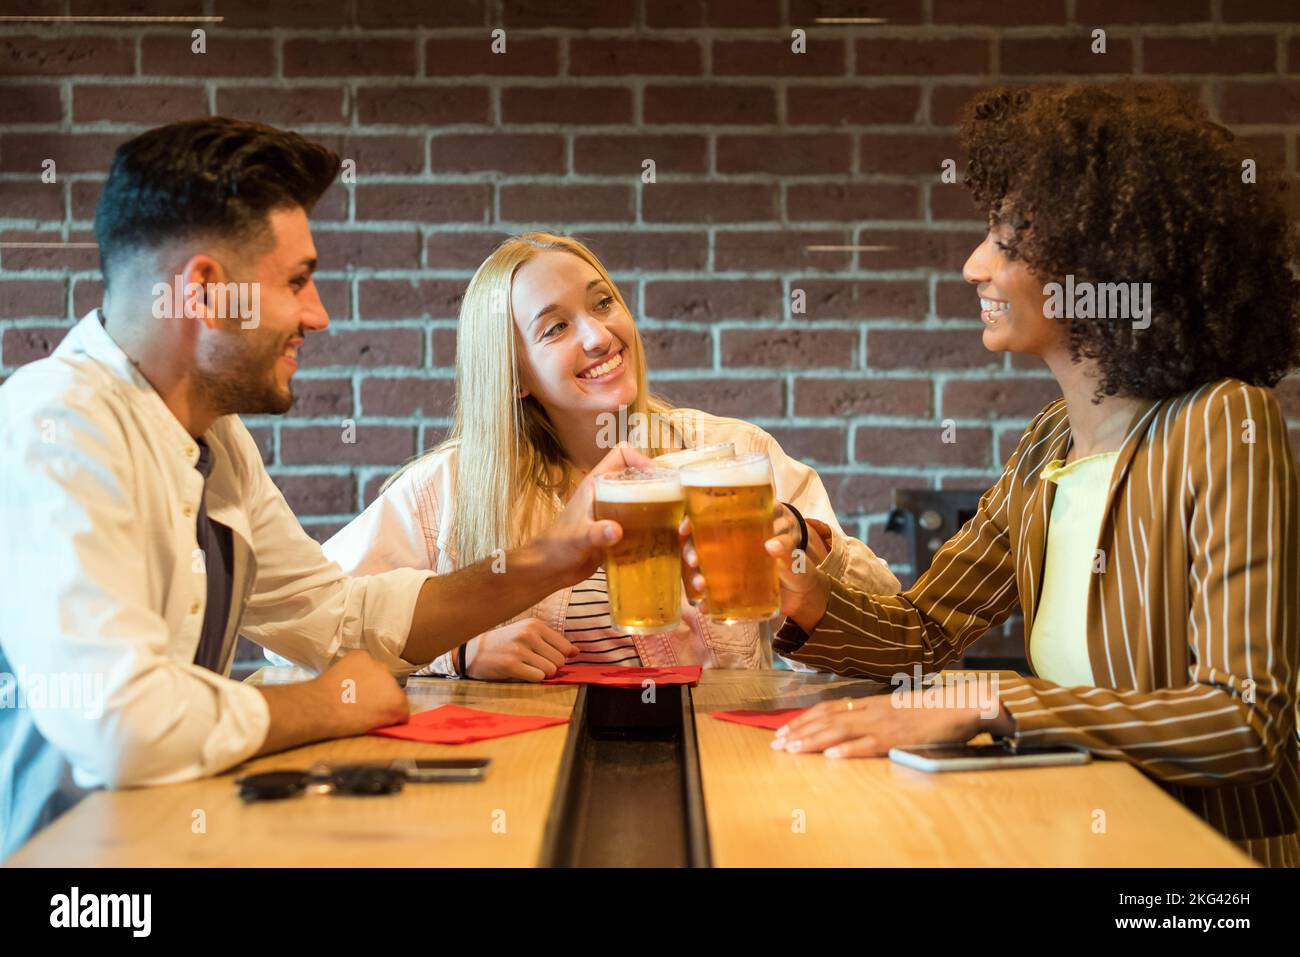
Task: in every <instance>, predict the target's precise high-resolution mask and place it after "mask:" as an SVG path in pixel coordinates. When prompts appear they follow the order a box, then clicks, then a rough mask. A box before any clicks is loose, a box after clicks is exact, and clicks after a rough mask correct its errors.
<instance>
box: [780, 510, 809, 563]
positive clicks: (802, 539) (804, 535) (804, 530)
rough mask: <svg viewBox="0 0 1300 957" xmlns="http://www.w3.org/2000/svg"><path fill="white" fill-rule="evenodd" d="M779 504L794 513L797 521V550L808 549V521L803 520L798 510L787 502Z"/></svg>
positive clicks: (803, 550)
mask: <svg viewBox="0 0 1300 957" xmlns="http://www.w3.org/2000/svg"><path fill="white" fill-rule="evenodd" d="M781 504H782V505H784V506H785V507H786V508H788V509H789V510H790V511H791V512H792V513H794V517H795V520H796V521H797V522H798V523H799V551H801V552H806V551H808V523H807V522H805V521H804V520H803V516H802V515H801V514H799V510H798V509H797V508H795V507H794V506H793V505H791V504H790V503H789V502H782V503H781Z"/></svg>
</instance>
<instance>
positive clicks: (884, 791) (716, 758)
mask: <svg viewBox="0 0 1300 957" xmlns="http://www.w3.org/2000/svg"><path fill="white" fill-rule="evenodd" d="M705 676H706V678H708V680H707V681H701V682H700V686H699V687H698V688H696V689H695V696H694V700H695V711H696V722H695V727H696V735H697V738H698V740H699V746H700V766H701V769H702V776H703V779H704V806H705V809H706V813H707V815H708V821H709V843H710V846H711V849H712V853H713V864H714V866H715V867H772V866H779V867H822V866H825V867H833V866H838V867H896V866H920V867H1018V866H1031V867H1057V866H1069V867H1188V866H1197V867H1250V866H1253V862H1252V861H1251V859H1250V858H1249V857H1248V856H1247V855H1245V854H1243V853H1242V852H1240V851H1239V850H1237V848H1236V846H1235V845H1233V844H1231V843H1230V842H1229V841H1227V840H1226V839H1224V838H1223V837H1222V836H1220V834H1219V833H1218V832H1217V831H1215V830H1214V829H1213V828H1211V827H1210V826H1209V825H1208V824H1206V823H1205V822H1204V821H1202V820H1201V819H1200V818H1198V817H1196V815H1194V814H1192V812H1191V811H1188V810H1187V809H1186V808H1184V807H1183V806H1182V805H1181V804H1179V803H1178V802H1177V801H1175V800H1174V799H1173V798H1171V797H1169V796H1168V795H1167V794H1165V792H1164V791H1162V790H1160V788H1158V787H1157V786H1156V785H1155V784H1153V783H1151V781H1149V780H1148V779H1147V778H1145V777H1144V776H1143V775H1142V774H1141V773H1139V772H1138V771H1136V770H1134V769H1133V768H1132V767H1130V766H1129V765H1127V764H1124V763H1122V762H1118V761H1092V762H1091V763H1089V764H1084V765H1078V766H1074V767H1060V768H1024V769H1019V770H1000V771H963V772H949V773H942V774H931V773H927V772H924V771H916V770H913V769H912V768H907V767H903V766H902V765H899V764H895V763H894V762H892V761H890V760H889V759H888V758H859V759H852V760H832V759H829V758H826V757H823V756H822V755H820V754H788V753H786V752H778V751H773V750H772V749H771V747H770V743H771V740H772V732H771V731H768V730H766V729H763V728H752V727H747V726H745V725H739V724H736V723H734V722H731V721H721V720H719V719H717V718H713V717H710V716H709V715H708V714H707V713H705V712H709V711H729V710H734V709H739V708H756V709H763V708H772V709H776V708H795V707H807V706H809V705H812V704H815V703H816V702H817V701H818V700H821V699H822V698H826V697H845V696H849V695H854V694H861V693H863V692H864V691H866V690H867V685H866V683H865V682H860V681H845V680H843V679H837V678H834V677H833V676H829V675H821V674H792V673H790V672H753V671H749V672H745V671H715V672H705ZM1096 811H1101V812H1104V814H1105V831H1104V833H1095V832H1094V820H1095V817H1094V814H1095V812H1096Z"/></svg>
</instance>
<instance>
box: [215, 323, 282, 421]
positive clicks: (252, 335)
mask: <svg viewBox="0 0 1300 957" xmlns="http://www.w3.org/2000/svg"><path fill="white" fill-rule="evenodd" d="M304 334H305V333H304V330H301V329H297V330H295V331H294V332H292V333H290V334H288V335H284V334H281V333H278V332H272V331H270V330H269V329H255V330H245V329H239V328H238V326H232V327H231V329H230V330H229V332H228V333H227V334H225V335H223V336H221V337H220V338H219V339H218V340H217V343H216V344H215V345H214V346H213V347H212V349H211V350H210V351H209V352H208V354H207V356H206V360H207V361H206V362H205V363H204V365H205V366H206V369H204V370H195V374H194V387H195V389H196V391H197V392H198V395H199V397H200V398H201V399H202V400H203V401H204V402H205V403H207V405H208V406H209V407H211V408H213V409H216V410H217V411H218V413H219V414H220V415H230V414H235V415H263V414H266V415H282V414H283V413H285V412H288V411H289V409H290V408H291V407H292V406H293V398H294V397H293V385H292V382H289V383H286V385H284V386H283V387H281V385H280V383H279V381H278V379H277V377H276V366H277V364H278V363H279V361H280V357H281V356H282V355H284V348H285V346H286V345H287V344H288V342H289V340H290V339H292V338H294V337H302V336H303V335H304ZM212 370H215V371H212Z"/></svg>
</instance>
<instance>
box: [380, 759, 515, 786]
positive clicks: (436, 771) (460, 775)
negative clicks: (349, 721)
mask: <svg viewBox="0 0 1300 957" xmlns="http://www.w3.org/2000/svg"><path fill="white" fill-rule="evenodd" d="M491 763H492V759H491V758H439V759H433V758H398V759H397V760H395V761H394V762H393V764H392V767H393V769H394V770H395V771H401V772H402V773H403V774H404V775H406V780H408V781H411V782H414V783H418V784H430V783H434V782H440V781H482V780H483V779H484V778H485V777H487V769H488V765H490V764H491Z"/></svg>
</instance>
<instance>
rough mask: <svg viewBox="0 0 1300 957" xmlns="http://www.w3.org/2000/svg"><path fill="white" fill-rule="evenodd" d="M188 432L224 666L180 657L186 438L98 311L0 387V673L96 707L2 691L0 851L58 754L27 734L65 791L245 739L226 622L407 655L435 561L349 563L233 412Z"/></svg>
mask: <svg viewBox="0 0 1300 957" xmlns="http://www.w3.org/2000/svg"><path fill="white" fill-rule="evenodd" d="M203 439H204V441H205V442H206V443H207V444H208V445H209V447H210V448H211V450H212V453H213V457H214V464H213V468H212V473H211V475H210V477H209V479H208V482H207V489H206V504H207V510H208V514H209V516H210V517H211V518H212V520H213V521H216V522H219V523H221V524H223V525H226V526H227V527H229V528H230V529H231V531H232V538H233V543H234V569H233V572H234V574H233V582H232V603H231V609H230V617H229V623H228V626H227V629H226V635H225V643H224V645H223V650H222V674H217V673H215V672H213V671H210V670H208V669H206V668H202V667H200V666H198V665H195V664H194V663H193V661H194V656H195V651H196V649H197V647H198V642H199V635H200V630H201V627H202V624H203V616H204V611H205V602H206V598H207V579H206V557H205V556H204V555H203V554H202V552H201V551H200V550H199V548H198V543H197V538H196V534H195V522H196V514H197V511H198V508H199V505H200V497H201V496H203V495H204V494H205V492H204V483H203V478H202V476H201V475H200V474H199V472H198V471H197V470H196V469H195V467H194V466H195V462H196V461H197V459H198V452H199V450H198V446H197V444H196V442H195V441H194V439H193V438H192V437H191V436H190V435H189V433H188V432H187V431H186V430H185V429H184V428H183V427H182V426H181V424H180V422H179V421H178V420H177V419H176V418H175V416H173V415H172V413H171V412H170V410H168V408H167V407H166V405H165V404H164V403H163V401H162V399H161V397H160V396H159V395H158V393H157V392H155V391H154V389H153V388H152V387H151V386H150V385H149V383H148V382H147V381H146V380H145V379H144V378H143V376H141V375H140V373H139V372H138V371H137V370H136V369H135V367H134V366H133V365H132V364H131V362H130V360H129V359H128V358H127V357H126V355H125V354H124V353H123V352H122V350H121V349H120V348H119V347H118V346H117V344H116V343H115V342H114V341H113V339H112V338H111V337H110V336H109V334H108V333H107V331H106V330H105V329H104V327H103V325H102V324H101V321H100V313H99V310H94V311H92V312H91V313H90V314H89V315H87V316H86V317H85V318H83V319H82V320H81V321H80V323H78V324H77V325H76V326H75V327H74V328H73V329H72V330H71V331H70V332H69V334H68V336H67V337H66V338H65V339H64V340H63V342H62V343H61V344H60V345H59V347H58V348H57V349H56V350H55V352H54V354H53V355H52V356H50V357H49V358H47V359H43V360H40V361H38V362H34V363H31V364H30V365H27V366H25V367H23V368H22V369H19V370H18V371H17V372H16V373H15V374H14V375H13V376H11V377H10V379H9V380H8V381H7V382H6V383H5V384H4V386H3V387H0V499H2V500H0V674H5V673H8V674H12V675H17V676H18V678H19V679H22V678H23V677H24V676H26V680H27V681H29V682H35V681H37V680H45V679H48V678H50V677H51V676H58V675H66V674H68V673H73V674H78V675H86V676H94V680H95V681H96V682H99V683H100V684H99V686H100V687H101V688H102V696H103V699H102V702H100V704H102V709H91V710H102V714H98V715H97V716H94V717H88V716H87V709H77V710H73V709H67V708H59V707H50V706H48V705H49V704H50V703H49V702H46V703H45V705H43V706H37V705H36V704H35V703H34V702H29V703H28V706H27V707H14V706H12V705H10V706H7V707H0V857H3V856H4V855H5V854H6V853H8V851H10V850H12V849H14V848H15V847H17V846H18V843H20V842H21V840H22V839H24V838H25V837H26V834H27V833H28V832H30V830H32V829H33V828H34V827H39V826H41V825H42V824H44V823H46V819H47V818H48V814H47V813H45V812H43V811H42V810H41V809H40V808H38V807H34V806H32V804H33V802H35V801H37V800H38V799H40V800H43V798H42V796H41V795H40V794H38V793H29V792H31V791H32V790H33V789H34V790H35V791H37V792H39V791H40V790H42V788H43V787H44V786H45V783H42V782H37V781H30V780H28V781H24V776H25V773H24V772H25V768H26V769H30V768H31V767H36V766H43V767H46V769H47V770H48V769H49V768H51V767H53V766H54V764H55V763H57V762H52V761H51V756H50V755H49V754H45V753H44V752H43V747H42V746H44V747H52V748H54V749H56V750H57V751H58V752H59V753H60V755H61V756H62V757H63V758H65V759H66V760H67V761H68V762H69V763H70V765H71V770H72V777H73V780H74V781H75V783H76V785H77V786H79V787H81V788H89V787H97V786H105V785H107V786H110V787H124V786H134V785H149V784H163V783H169V782H175V781H184V780H189V779H192V778H197V777H201V776H204V775H208V774H213V773H216V772H219V771H222V770H224V769H226V768H229V767H231V766H233V765H235V764H237V763H239V762H240V761H243V760H244V759H246V758H248V757H250V756H251V755H253V754H254V753H256V752H257V751H258V749H259V748H260V747H261V745H262V743H263V741H264V740H265V738H266V733H267V727H268V720H269V719H268V711H267V706H266V701H265V699H264V698H263V696H262V695H261V693H260V692H258V691H257V690H256V689H254V688H252V687H249V686H247V685H243V684H240V683H238V682H234V681H231V680H229V679H228V678H226V677H224V675H226V674H229V670H230V665H231V662H232V660H233V657H234V649H235V642H236V639H237V637H238V635H239V634H241V633H242V634H244V635H246V636H248V637H249V638H251V639H253V640H254V641H256V642H258V643H260V644H262V645H264V646H265V647H267V648H269V649H271V650H273V651H275V652H277V653H278V654H280V655H282V656H284V657H285V658H288V659H290V660H291V661H295V662H298V663H300V664H302V665H304V666H305V667H308V668H310V669H313V670H317V671H319V670H322V669H324V668H325V667H327V666H328V665H329V664H330V663H331V662H333V661H334V660H335V659H337V658H338V657H340V656H341V655H342V654H344V653H345V652H347V651H349V650H352V649H356V648H363V649H365V650H367V651H369V652H370V654H371V655H372V656H374V657H375V658H376V659H377V660H379V661H380V662H382V663H383V664H385V665H386V666H388V667H389V668H390V670H392V671H393V672H394V673H395V674H399V675H400V674H406V673H409V672H411V671H413V670H414V669H415V667H416V666H415V665H412V664H410V663H408V662H406V661H405V660H403V659H402V657H401V650H402V648H403V646H404V645H405V643H406V638H407V634H408V630H409V628H410V624H411V616H412V614H413V611H414V606H415V601H416V597H417V595H418V593H419V589H420V586H421V584H422V583H423V582H424V580H426V579H427V578H429V577H431V575H432V573H431V572H428V571H416V570H414V569H397V570H395V571H391V572H386V573H384V574H382V575H373V576H368V577H361V578H349V577H347V576H345V575H344V574H343V573H342V571H341V570H340V568H339V566H338V565H337V564H335V563H333V562H331V561H329V560H328V559H327V558H326V557H325V556H324V554H323V553H322V552H321V549H320V546H319V545H318V544H317V543H316V542H315V541H314V540H312V539H311V537H310V536H308V535H307V534H306V532H304V531H303V530H302V527H301V526H300V525H299V523H298V521H297V519H296V518H295V517H294V515H293V513H292V512H291V511H290V509H289V506H288V504H287V503H286V502H285V500H284V497H283V496H282V495H281V494H280V492H279V490H278V489H277V488H276V487H275V484H274V483H273V482H272V480H271V478H270V476H269V475H268V474H267V472H266V469H265V467H264V465H263V462H262V455H261V452H260V450H259V449H258V446H257V444H256V442H255V441H254V440H253V438H252V436H251V435H250V434H249V432H248V429H247V428H245V426H244V424H243V423H242V422H241V421H240V420H239V418H238V417H237V416H233V415H228V416H224V417H222V418H220V419H218V420H217V421H216V422H215V423H214V424H213V425H212V427H211V428H210V429H209V430H208V431H207V432H206V433H205V434H204V436H203ZM10 697H12V695H10ZM47 776H48V775H47ZM46 783H48V782H46ZM46 796H48V795H46Z"/></svg>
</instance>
